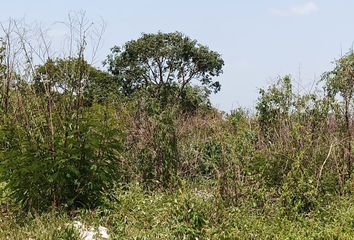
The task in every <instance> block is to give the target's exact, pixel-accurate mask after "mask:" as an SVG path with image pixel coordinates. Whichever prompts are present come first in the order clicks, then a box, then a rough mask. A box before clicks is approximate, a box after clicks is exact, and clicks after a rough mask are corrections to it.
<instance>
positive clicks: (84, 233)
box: [73, 221, 109, 240]
mask: <svg viewBox="0 0 354 240" xmlns="http://www.w3.org/2000/svg"><path fill="white" fill-rule="evenodd" d="M73 226H74V228H75V229H76V230H77V231H78V232H79V234H80V237H81V238H82V239H83V240H95V239H96V238H95V236H99V237H100V239H109V235H108V229H107V228H105V227H103V226H99V227H98V232H97V231H95V229H94V228H93V227H88V228H87V227H85V225H84V224H83V223H81V222H79V221H74V222H73Z"/></svg>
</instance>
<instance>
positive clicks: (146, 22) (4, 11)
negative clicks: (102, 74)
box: [0, 0, 354, 111]
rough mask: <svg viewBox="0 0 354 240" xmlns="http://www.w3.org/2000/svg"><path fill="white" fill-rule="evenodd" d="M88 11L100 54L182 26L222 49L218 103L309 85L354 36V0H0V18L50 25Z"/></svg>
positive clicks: (247, 101)
mask: <svg viewBox="0 0 354 240" xmlns="http://www.w3.org/2000/svg"><path fill="white" fill-rule="evenodd" d="M79 10H84V11H86V13H87V16H88V17H89V18H90V19H92V20H94V21H95V19H100V18H103V19H104V21H105V22H106V25H107V27H106V31H105V33H104V41H103V44H102V48H101V50H100V53H99V56H100V58H101V59H102V60H103V59H104V57H105V56H106V55H107V54H108V53H109V49H110V47H112V46H114V45H122V44H123V43H124V42H126V41H128V40H131V39H135V38H138V37H139V36H140V34H141V33H142V32H146V33H148V32H157V31H163V32H171V31H181V32H183V33H185V34H186V35H189V36H190V37H192V38H195V39H197V40H198V41H199V42H200V43H202V44H205V45H207V46H209V47H210V48H211V49H212V50H216V51H218V52H219V53H221V54H222V56H223V58H224V60H225V64H226V65H225V68H224V74H223V75H222V76H221V77H219V80H220V82H221V84H222V90H221V92H219V93H218V94H217V95H214V96H212V102H213V104H214V106H216V107H218V108H220V109H222V110H226V111H228V110H231V109H233V108H236V107H239V106H242V107H247V108H251V107H253V106H254V104H255V102H256V100H257V97H258V89H259V88H260V87H264V86H266V85H267V84H269V83H270V82H272V81H273V80H275V79H276V78H277V76H279V75H284V74H291V75H292V76H293V77H294V79H295V81H296V82H295V84H294V85H295V86H296V87H297V86H301V88H305V89H309V88H310V87H311V85H312V83H313V82H314V81H316V80H318V79H319V78H320V75H321V74H322V73H323V72H324V71H326V70H329V69H331V67H332V64H331V62H333V60H334V59H336V58H339V57H340V55H341V51H342V52H343V53H345V52H347V51H348V50H349V49H350V48H351V47H352V45H353V42H354V31H353V23H354V14H353V11H354V1H350V0H337V1H333V0H317V1H316V0H313V1H306V0H299V1H297V0H294V1H290V0H248V1H246V0H213V1H212V0H194V1H192V0H189V1H188V0H179V1H168V0H129V1H119V0H116V1H113V0H100V1H98V0H91V1H88V0H86V1H84V0H71V1H69V0H61V1H49V0H47V1H44V0H37V1H36V0H31V1H28V0H27V1H25V0H23V1H19V0H11V1H4V2H3V3H1V15H0V20H1V21H5V20H6V19H8V18H9V17H12V18H23V17H24V18H25V19H26V21H38V22H42V23H44V24H47V25H51V24H53V23H54V22H56V21H65V20H66V17H67V14H68V13H70V12H72V11H79Z"/></svg>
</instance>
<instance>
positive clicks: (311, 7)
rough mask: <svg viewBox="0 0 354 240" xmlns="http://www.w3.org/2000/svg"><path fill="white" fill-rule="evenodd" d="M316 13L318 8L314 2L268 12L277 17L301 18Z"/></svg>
mask: <svg viewBox="0 0 354 240" xmlns="http://www.w3.org/2000/svg"><path fill="white" fill-rule="evenodd" d="M317 11H318V6H317V4H316V3H315V2H312V1H310V2H307V3H304V4H302V5H293V6H290V7H289V8H286V9H276V8H272V9H270V12H271V13H272V14H274V15H277V16H302V15H307V14H311V13H314V12H317Z"/></svg>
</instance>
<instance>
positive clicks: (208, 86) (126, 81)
mask: <svg viewBox="0 0 354 240" xmlns="http://www.w3.org/2000/svg"><path fill="white" fill-rule="evenodd" d="M105 63H106V64H107V65H108V70H109V72H111V73H112V74H113V76H115V78H116V80H117V81H118V82H119V84H120V86H121V91H122V92H123V93H124V94H125V95H130V94H132V93H133V92H135V91H136V90H138V89H141V88H150V89H154V92H155V93H156V94H157V96H158V97H161V95H162V90H163V89H166V88H169V87H174V88H176V87H177V96H178V97H181V98H182V97H183V93H184V91H185V89H186V86H187V85H190V84H191V82H194V81H195V83H199V84H201V85H202V86H203V87H204V88H205V90H206V91H207V93H208V94H210V93H211V91H214V92H218V91H219V90H220V87H221V85H220V83H219V82H218V81H213V77H216V76H219V75H220V74H221V73H222V67H223V65H224V61H223V59H222V58H221V56H220V54H219V53H217V52H215V51H211V50H210V49H209V48H208V47H206V46H203V45H201V44H199V43H198V42H197V41H196V40H192V39H191V38H189V37H187V36H185V35H183V34H182V33H179V32H173V33H161V32H159V33H157V34H143V35H142V37H140V38H139V39H137V40H132V41H129V42H127V43H126V44H125V45H123V46H122V47H118V46H115V47H113V48H112V53H111V54H110V55H109V56H108V58H107V60H106V62H105Z"/></svg>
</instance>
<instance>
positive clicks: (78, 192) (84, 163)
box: [0, 105, 123, 210]
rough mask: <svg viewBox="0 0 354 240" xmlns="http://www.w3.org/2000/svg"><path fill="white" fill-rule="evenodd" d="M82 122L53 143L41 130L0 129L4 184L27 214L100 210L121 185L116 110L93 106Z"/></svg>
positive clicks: (67, 128)
mask: <svg viewBox="0 0 354 240" xmlns="http://www.w3.org/2000/svg"><path fill="white" fill-rule="evenodd" d="M80 118H81V119H80V122H79V123H78V124H77V125H75V122H73V121H72V119H70V120H67V121H66V122H64V123H63V125H62V128H57V129H56V133H55V135H54V136H53V140H54V141H53V142H50V141H49V140H48V137H47V136H43V135H40V131H39V130H38V129H30V131H33V132H32V134H31V132H27V131H28V130H27V129H26V128H25V127H24V126H21V125H19V124H15V125H10V124H9V125H6V126H3V127H2V128H1V132H0V134H1V140H2V142H1V143H2V146H3V149H2V152H1V153H2V161H1V162H0V176H1V180H2V181H4V182H5V183H6V188H7V189H8V190H9V191H10V193H11V196H12V197H13V198H14V199H15V200H16V201H17V202H18V203H20V204H21V205H22V206H23V207H24V208H26V209H32V208H33V209H38V210H41V209H42V210H45V209H48V208H49V207H64V206H65V207H80V206H81V207H82V206H85V207H91V206H97V205H98V204H99V202H100V201H99V199H100V193H101V192H102V191H103V190H105V189H109V188H110V186H112V184H113V183H114V181H116V180H118V179H119V171H120V169H119V152H120V151H122V139H123V133H122V130H121V129H119V126H120V125H119V123H118V122H117V121H116V120H115V118H114V116H113V111H112V109H111V108H109V107H104V106H100V105H95V106H93V107H91V108H89V109H87V110H86V111H84V112H83V113H82V115H81V117H80ZM36 134H38V138H36V137H37V135H36ZM51 143H53V145H51Z"/></svg>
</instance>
